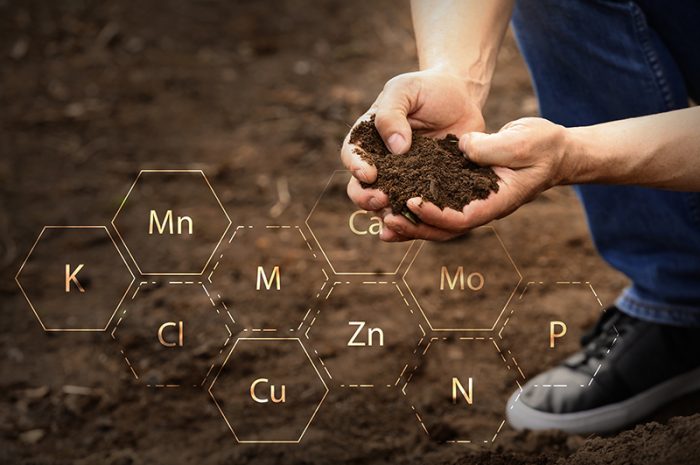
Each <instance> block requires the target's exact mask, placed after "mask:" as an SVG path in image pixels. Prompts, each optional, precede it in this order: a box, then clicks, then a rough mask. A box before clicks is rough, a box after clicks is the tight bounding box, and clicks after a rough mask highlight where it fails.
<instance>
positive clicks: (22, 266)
mask: <svg viewBox="0 0 700 465" xmlns="http://www.w3.org/2000/svg"><path fill="white" fill-rule="evenodd" d="M47 229H104V231H105V232H106V233H107V236H108V237H109V240H110V241H112V245H114V249H115V250H116V251H117V253H118V254H119V258H121V259H122V262H123V263H124V266H125V267H126V270H127V271H128V272H129V274H130V275H131V281H130V282H129V285H128V286H127V287H126V290H124V294H122V296H121V298H120V299H119V302H117V305H116V306H115V307H114V311H113V312H112V314H111V315H110V317H109V320H107V324H105V326H104V328H47V327H46V325H44V322H43V321H42V320H41V317H40V316H39V312H37V310H36V308H34V304H33V303H32V301H31V299H30V298H29V295H27V292H26V291H25V290H24V287H22V283H21V282H20V280H19V276H20V274H22V270H24V266H25V265H26V264H27V262H28V261H29V257H30V256H31V255H32V253H33V252H34V249H35V248H36V246H37V244H39V241H40V240H41V236H43V235H44V232H46V230H47ZM135 280H136V276H134V273H133V272H132V271H131V268H130V267H129V264H128V263H127V262H126V260H125V259H124V255H122V252H121V250H119V247H118V246H117V242H116V241H115V240H114V238H113V237H112V234H111V233H110V232H109V229H107V227H106V226H44V227H43V228H42V229H41V232H40V233H39V235H38V236H37V238H36V240H35V241H34V244H33V245H32V248H31V249H30V250H29V253H28V254H27V257H26V258H25V259H24V261H23V262H22V265H21V266H20V267H19V270H18V271H17V274H15V282H16V283H17V286H19V289H20V291H22V295H23V296H24V298H25V300H26V301H27V303H28V304H29V307H30V308H31V309H32V312H34V316H35V317H36V319H37V320H38V321H39V324H40V325H41V328H42V329H43V330H44V331H45V332H56V333H57V332H104V331H107V328H109V325H110V324H111V323H112V320H113V319H114V315H116V314H117V311H118V310H119V307H120V306H121V304H122V302H124V299H125V298H126V296H127V294H128V293H129V290H131V287H132V286H133V285H134V281H135Z"/></svg>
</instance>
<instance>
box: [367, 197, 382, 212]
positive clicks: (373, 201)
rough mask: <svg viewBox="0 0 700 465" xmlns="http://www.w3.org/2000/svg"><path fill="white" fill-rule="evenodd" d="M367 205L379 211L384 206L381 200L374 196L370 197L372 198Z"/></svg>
mask: <svg viewBox="0 0 700 465" xmlns="http://www.w3.org/2000/svg"><path fill="white" fill-rule="evenodd" d="M367 206H368V207H369V209H370V210H372V211H377V210H379V209H380V208H382V206H381V204H380V203H379V200H377V199H376V198H374V197H370V199H369V200H368V201H367Z"/></svg>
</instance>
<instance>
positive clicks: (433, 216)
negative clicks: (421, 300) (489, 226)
mask: <svg viewBox="0 0 700 465" xmlns="http://www.w3.org/2000/svg"><path fill="white" fill-rule="evenodd" d="M566 131H567V130H566V128H564V127H563V126H559V125H557V124H554V123H552V122H550V121H547V120H546V119H542V118H522V119H519V120H516V121H512V122H510V123H508V124H506V125H505V126H503V128H501V130H500V131H498V132H497V133H495V134H485V133H482V132H471V133H467V134H464V135H463V136H462V137H461V138H460V139H459V148H460V149H461V150H462V151H463V152H464V153H465V154H466V155H465V156H467V157H468V158H469V159H470V160H472V161H473V162H475V163H478V164H479V165H483V166H491V167H492V168H493V170H494V171H495V172H496V174H497V175H498V177H499V178H500V181H499V182H498V185H499V189H498V192H497V193H494V192H492V193H491V195H490V196H489V197H488V198H486V199H484V200H476V201H473V202H471V203H470V204H468V205H466V206H465V207H464V208H463V209H462V211H457V210H453V209H451V208H445V209H444V210H441V209H440V208H438V207H437V206H436V205H434V204H432V203H430V202H426V201H422V200H421V198H419V197H415V198H412V199H410V200H409V201H408V202H407V206H408V208H409V209H410V210H411V211H412V212H413V213H415V214H416V216H418V218H420V220H421V222H420V223H418V224H413V223H411V222H410V221H408V220H407V219H406V218H404V217H403V216H401V215H394V214H392V213H386V214H385V216H384V224H385V226H386V227H388V228H389V229H391V230H392V231H394V232H395V233H396V235H398V236H399V237H401V238H405V239H406V240H408V239H426V240H435V241H444V240H449V239H452V238H454V237H457V236H460V235H462V234H464V233H465V232H467V231H468V230H470V229H472V228H475V227H477V226H481V225H483V224H486V223H488V222H490V221H492V220H494V219H498V218H502V217H504V216H507V215H509V214H511V213H513V212H514V211H515V210H517V209H518V208H519V207H520V206H521V205H523V204H525V203H527V202H529V201H531V200H532V199H534V198H535V197H536V196H537V195H538V194H539V193H541V192H543V191H545V190H547V189H549V188H550V187H553V186H555V185H557V184H560V183H561V182H562V180H563V179H565V178H566V177H567V176H566V169H565V167H564V165H565V163H564V162H565V161H566V145H567V142H566V139H567V137H566V136H567V132H566Z"/></svg>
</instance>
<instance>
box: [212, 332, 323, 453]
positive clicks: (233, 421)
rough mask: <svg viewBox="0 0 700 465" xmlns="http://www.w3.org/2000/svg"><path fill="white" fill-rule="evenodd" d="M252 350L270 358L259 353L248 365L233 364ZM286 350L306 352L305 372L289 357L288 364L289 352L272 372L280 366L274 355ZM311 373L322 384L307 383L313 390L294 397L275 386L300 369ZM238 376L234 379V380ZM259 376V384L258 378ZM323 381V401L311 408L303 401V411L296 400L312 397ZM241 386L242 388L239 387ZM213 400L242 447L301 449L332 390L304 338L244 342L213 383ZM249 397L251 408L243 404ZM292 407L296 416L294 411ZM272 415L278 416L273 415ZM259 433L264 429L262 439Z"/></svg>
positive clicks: (294, 393) (296, 391)
mask: <svg viewBox="0 0 700 465" xmlns="http://www.w3.org/2000/svg"><path fill="white" fill-rule="evenodd" d="M252 344H255V345H257V347H256V348H255V349H258V350H260V348H261V347H263V348H264V349H265V350H266V351H267V352H265V353H263V354H262V355H260V354H259V353H255V352H254V353H253V354H247V355H249V356H248V357H245V360H243V361H238V360H237V362H236V364H233V363H232V362H233V360H230V359H232V357H235V355H234V352H236V351H237V349H238V348H240V347H242V346H243V345H249V346H250V345H252ZM282 345H287V346H288V347H290V348H292V350H301V353H303V354H304V356H305V358H303V360H302V361H301V365H300V366H299V365H298V364H297V365H293V366H290V364H291V363H292V362H291V361H290V360H289V358H288V357H287V358H284V356H285V354H284V352H282V354H281V355H280V357H281V358H284V359H283V360H282V361H280V362H277V363H276V364H273V365H272V366H270V365H269V364H270V362H271V361H273V362H274V361H276V360H275V359H273V357H271V355H275V354H277V353H276V352H275V350H282V349H280V347H281V346H282ZM287 355H289V354H287ZM309 367H310V369H309V370H308V371H309V375H310V376H311V377H315V378H317V379H315V378H314V380H313V381H312V380H307V381H309V383H308V384H305V385H303V386H299V385H298V384H297V385H296V386H292V388H291V389H289V390H288V391H287V390H286V387H287V385H288V384H284V385H281V386H280V385H274V384H273V383H275V382H276V381H277V380H279V379H280V378H284V377H286V376H289V375H290V373H291V374H292V375H298V371H297V370H296V369H302V368H309ZM262 368H265V370H264V371H261V372H258V371H257V370H261V369H262ZM292 368H296V369H292ZM227 369H232V370H236V369H241V370H242V371H243V372H245V374H241V373H239V372H236V371H228V372H226V370H227ZM249 372H250V373H249ZM232 376H233V378H231V377H232ZM256 376H257V378H255V377H256ZM253 378H255V379H253ZM231 379H232V381H231ZM251 380H252V382H251ZM318 381H320V384H318V385H316V386H315V387H317V388H320V389H319V396H318V399H316V400H314V401H313V404H312V405H305V404H304V403H303V402H304V401H305V400H306V399H302V404H301V405H299V404H298V403H295V402H296V401H295V400H294V399H297V400H298V399H300V398H301V397H308V396H309V392H310V390H311V389H313V388H314V386H313V385H314V384H316V383H317V382H318ZM232 383H233V384H234V386H233V390H232V392H231V391H229V392H227V393H222V392H221V391H222V390H226V389H230V388H231V384H232ZM236 383H242V384H241V385H240V386H238V385H237V384H236ZM297 383H298V380H297ZM267 385H270V391H269V393H270V395H269V396H268V397H261V396H264V395H265V394H260V392H261V391H260V389H263V388H264V387H265V386H267ZM258 386H261V387H258ZM290 386H291V385H290ZM275 387H277V388H279V389H278V392H275ZM295 387H296V389H295ZM299 387H301V389H299ZM215 391H216V392H215ZM300 392H301V393H302V394H301V395H300V394H299V393H300ZM287 394H289V396H290V397H291V398H292V401H291V403H287ZM209 395H210V396H211V398H212V400H213V401H214V404H215V405H216V407H217V409H218V410H219V413H220V414H221V416H222V417H223V419H224V421H225V422H226V425H227V426H228V428H229V430H230V431H231V433H232V434H233V436H234V438H235V439H236V441H237V442H238V443H240V444H298V443H300V442H301V440H302V439H303V438H304V435H305V434H306V431H307V430H308V429H309V426H310V425H311V422H312V421H313V419H314V417H315V416H316V413H317V412H318V410H319V409H320V408H321V405H322V404H323V401H324V400H325V399H326V396H327V395H328V386H327V385H326V383H325V381H324V380H323V377H322V376H321V374H320V373H319V372H318V370H317V369H316V366H315V365H314V363H313V361H312V360H311V357H310V356H309V353H308V352H307V351H306V348H305V347H304V344H302V342H301V340H300V339H299V338H264V337H261V338H239V339H237V340H236V342H235V343H234V345H233V347H232V348H231V351H230V352H229V354H228V356H227V357H226V360H225V361H224V364H223V365H222V367H221V369H220V370H219V372H218V373H217V375H216V377H215V378H214V380H213V381H212V383H211V385H210V387H209ZM247 397H250V399H246V401H245V403H243V402H242V401H241V399H242V398H247ZM251 401H252V402H251ZM290 405H291V412H290V411H289V410H290V408H289V406H290ZM270 407H272V408H270ZM285 408H286V409H287V411H286V412H285V411H284V410H282V409H285ZM299 409H301V410H303V411H304V412H305V413H304V415H300V414H299V412H298V410H299ZM234 410H235V412H234ZM242 410H246V413H245V414H241V411H242ZM270 412H272V413H273V414H272V415H270ZM309 412H310V413H309ZM307 415H308V419H307ZM270 416H271V418H270ZM281 417H283V418H281ZM241 422H244V423H241ZM256 422H260V423H256ZM251 427H254V428H256V431H255V432H252V433H251V432H250V431H249V428H251ZM258 429H262V430H263V431H262V433H261V432H259V431H257V430H258ZM246 430H248V431H246Z"/></svg>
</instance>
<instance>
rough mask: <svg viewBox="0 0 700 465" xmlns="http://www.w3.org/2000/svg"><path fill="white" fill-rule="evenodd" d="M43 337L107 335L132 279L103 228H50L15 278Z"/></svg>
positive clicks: (108, 234)
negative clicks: (59, 333)
mask: <svg viewBox="0 0 700 465" xmlns="http://www.w3.org/2000/svg"><path fill="white" fill-rule="evenodd" d="M15 279H16V281H17V284H18V285H19V287H20V289H21V290H22V293H23V294H24V296H25V298H26V299H27V302H29V305H30V307H31V309H32V310H33V311H34V314H35V315H36V317H37V319H38V320H39V323H40V324H41V326H42V328H44V330H45V331H104V330H105V329H106V328H107V327H108V326H109V323H110V321H111V320H112V317H113V315H114V314H115V312H116V311H117V308H118V307H119V305H120V303H121V302H122V300H123V299H124V297H125V296H126V293H127V292H128V290H129V288H130V286H131V284H132V283H133V281H134V275H133V274H132V273H131V271H130V270H129V267H128V266H127V265H126V262H125V261H124V257H123V256H122V255H121V253H120V252H119V249H118V248H117V246H116V244H115V242H114V240H113V238H112V236H111V234H110V233H109V231H108V230H107V228H106V227H104V226H46V227H44V228H43V229H42V231H41V233H40V234H39V237H38V238H37V240H36V242H35V243H34V246H33V247H32V249H31V250H30V251H29V254H28V255H27V258H26V259H25V261H24V263H23V264H22V266H21V267H20V269H19V271H18V272H17V275H16V277H15Z"/></svg>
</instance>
